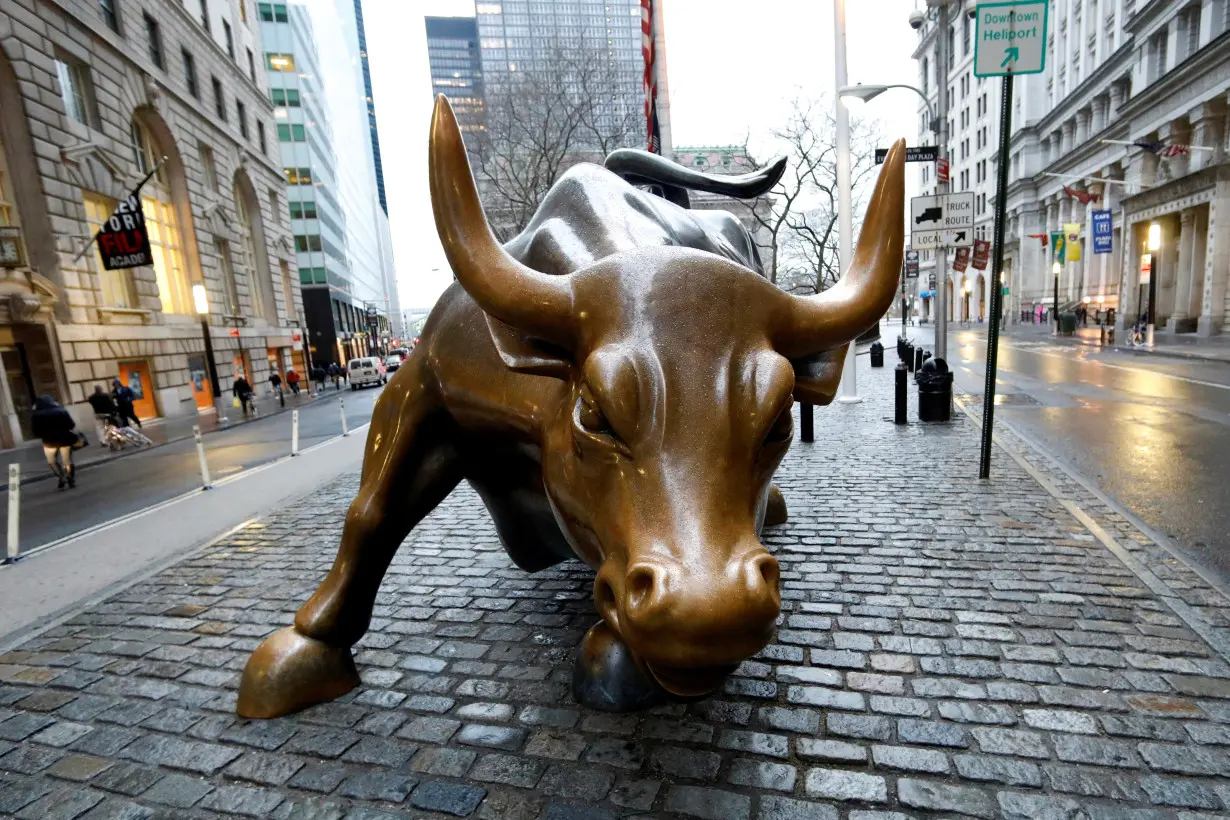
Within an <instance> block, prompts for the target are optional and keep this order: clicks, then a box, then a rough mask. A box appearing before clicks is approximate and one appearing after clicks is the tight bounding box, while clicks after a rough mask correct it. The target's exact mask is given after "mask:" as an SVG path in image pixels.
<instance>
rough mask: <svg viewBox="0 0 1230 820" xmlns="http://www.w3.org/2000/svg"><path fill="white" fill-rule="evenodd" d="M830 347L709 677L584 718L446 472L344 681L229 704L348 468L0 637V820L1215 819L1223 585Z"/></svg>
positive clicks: (345, 491)
mask: <svg viewBox="0 0 1230 820" xmlns="http://www.w3.org/2000/svg"><path fill="white" fill-rule="evenodd" d="M890 359H891V356H890ZM858 362H859V366H860V373H859V379H858V383H859V386H860V389H861V391H862V394H863V396H864V397H865V399H866V401H864V402H863V403H861V404H853V405H834V406H832V407H828V408H819V409H817V411H816V412H817V414H818V415H819V419H818V422H819V423H818V424H817V428H818V430H820V431H822V434H821V435H822V437H821V438H820V439H819V440H818V441H817V442H816V443H815V444H814V445H800V444H799V443H797V441H796V443H795V445H794V447H793V448H792V451H791V454H790V455H789V456H788V457H787V460H786V462H785V464H784V465H783V467H782V469H781V471H780V473H779V483H780V485H781V486H782V489H783V492H784V493H785V497H786V500H787V504H788V505H789V507H790V522H789V523H788V524H787V525H785V526H784V527H781V528H777V529H773V530H769V531H768V532H767V533H766V536H765V541H766V544H767V546H768V547H769V548H770V550H772V551H773V552H774V553H775V554H776V555H777V557H778V559H779V561H780V562H781V566H782V599H783V607H782V608H783V615H782V619H781V622H780V626H779V629H778V633H777V637H776V640H775V643H773V644H772V645H770V646H769V647H768V648H767V649H766V650H765V651H764V652H762V653H761V654H760V655H759V656H757V657H756V658H755V659H753V660H751V661H748V662H747V663H745V664H743V665H742V666H741V667H740V668H739V670H738V671H737V672H736V674H735V675H734V677H732V678H731V679H730V681H729V682H728V684H727V686H726V688H725V691H724V692H723V693H721V694H719V695H716V696H714V697H711V698H709V699H706V700H704V701H701V702H698V703H693V704H690V705H686V706H684V705H675V706H669V707H664V708H660V709H655V710H653V711H652V712H649V713H641V714H630V715H610V714H602V713H596V712H590V711H587V710H585V709H582V708H580V707H578V706H577V705H576V704H575V703H574V702H573V701H572V699H571V697H570V695H569V680H570V678H571V674H572V657H573V651H574V647H575V646H576V644H577V642H578V640H579V639H580V637H581V635H582V634H583V633H584V631H585V630H586V629H587V628H588V627H589V626H590V625H591V624H592V623H593V622H594V620H595V617H596V616H595V615H594V611H593V605H592V602H591V595H592V585H593V578H592V573H591V572H590V571H588V570H587V569H585V568H583V567H582V566H580V565H579V564H577V563H575V562H574V563H568V564H565V565H563V566H560V567H556V568H554V569H551V570H547V571H545V572H542V573H538V574H536V575H529V574H527V573H525V572H523V571H521V570H519V569H517V568H516V567H514V566H513V565H512V563H511V561H510V560H509V559H508V558H507V556H506V555H505V553H504V551H503V549H502V548H501V547H500V545H499V541H498V539H497V537H496V535H495V532H494V530H493V528H492V526H491V523H490V521H489V519H488V517H487V515H486V513H485V511H483V509H482V508H481V506H480V505H479V503H478V499H477V496H476V495H475V494H474V493H473V492H472V491H471V490H469V489H468V488H466V487H465V486H464V485H463V487H462V488H460V489H459V490H458V491H456V492H454V493H453V494H452V495H451V496H450V497H449V498H448V499H447V500H446V501H445V503H444V504H443V505H442V506H441V507H440V508H439V509H438V510H436V511H435V512H434V513H433V514H432V515H431V516H430V517H429V518H428V519H426V520H425V521H424V522H423V523H422V524H420V525H419V527H418V528H417V529H416V530H415V532H414V533H413V534H412V535H411V537H410V538H409V539H408V540H407V542H406V543H405V544H404V545H403V547H402V549H401V552H400V553H399V554H398V556H397V558H396V559H395V561H394V563H393V565H392V567H391V569H390V571H389V574H388V576H387V577H386V579H385V581H384V584H383V587H382V592H381V595H380V598H379V601H378V604H377V607H376V612H375V618H374V620H373V623H372V629H371V631H370V632H369V633H368V635H367V636H366V637H365V638H364V640H363V641H362V643H361V644H360V645H359V647H358V651H357V656H356V659H357V663H358V666H359V670H360V673H361V675H362V677H363V684H362V686H361V687H360V688H359V689H357V690H355V691H354V692H352V693H350V694H349V695H347V696H345V697H344V698H342V699H341V701H339V702H336V703H332V704H325V705H322V706H317V707H314V708H312V709H310V710H307V711H306V712H303V713H301V714H299V715H294V716H289V717H286V718H281V719H278V720H274V721H264V722H261V721H245V720H240V719H238V718H236V717H235V715H234V706H235V691H236V686H237V684H238V680H239V673H240V671H241V670H242V668H243V665H244V663H245V662H246V660H247V656H248V654H249V652H250V651H251V650H252V649H253V648H254V647H255V646H256V645H257V643H258V642H259V641H260V639H261V638H262V637H263V636H264V635H266V634H268V633H269V632H271V631H273V630H274V629H276V628H278V627H280V626H282V625H285V624H288V623H290V621H291V618H292V617H293V612H294V611H295V609H296V608H297V607H298V606H299V604H300V603H302V601H303V600H304V599H305V598H306V597H307V595H309V594H310V592H311V590H313V589H314V588H315V586H316V584H317V583H318V582H319V581H320V579H321V578H322V577H323V574H324V572H325V571H326V569H327V567H328V566H329V564H330V563H331V562H332V560H333V556H334V552H335V550H336V546H337V542H338V538H339V535H340V531H341V525H342V520H343V516H344V513H345V509H346V507H347V505H348V503H349V502H350V500H351V498H352V497H353V494H354V492H355V489H356V486H357V475H355V474H353V473H352V474H350V475H349V476H347V477H345V478H344V479H343V480H340V481H337V482H334V483H332V484H330V485H328V486H325V487H324V488H323V489H321V490H319V491H318V492H316V493H315V494H314V495H312V496H311V497H309V498H307V499H305V500H304V501H302V502H300V503H297V504H294V505H292V506H290V507H288V508H286V509H283V510H279V511H276V512H271V513H270V514H268V515H267V516H266V517H264V518H263V519H262V520H260V521H259V522H256V523H254V524H252V525H250V526H248V527H246V528H245V529H243V530H241V531H239V532H237V533H235V534H233V535H231V536H229V537H226V538H223V539H222V540H220V541H218V542H217V543H214V544H211V545H209V546H206V547H205V548H203V549H201V550H199V551H197V552H196V553H194V554H192V555H190V556H189V557H187V558H185V559H184V560H182V561H180V562H179V563H177V564H175V565H174V566H171V567H169V568H167V569H164V570H162V571H160V572H157V573H155V574H153V575H152V576H150V577H148V578H145V579H143V580H140V581H138V582H136V583H135V584H133V585H131V586H129V587H127V588H125V589H123V590H121V591H118V592H116V593H115V594H114V595H113V596H112V597H110V598H109V599H108V600H106V601H103V602H101V603H98V604H95V605H90V606H86V607H84V608H82V609H80V610H79V611H78V612H77V613H76V614H74V615H72V616H71V617H69V618H68V619H67V620H65V621H64V622H63V623H61V624H59V625H56V626H53V627H51V628H50V629H48V630H47V631H45V632H44V633H42V634H40V635H38V636H37V637H35V638H33V639H31V640H29V641H27V642H26V643H25V644H24V645H22V646H19V647H16V648H15V649H14V650H13V651H10V652H9V653H7V654H5V655H0V814H4V813H12V814H14V815H15V816H16V817H18V818H22V819H23V820H44V818H52V817H77V816H79V815H85V813H86V812H90V816H107V817H117V816H123V817H147V816H152V815H157V816H165V817H177V818H178V817H184V818H187V817H192V818H206V817H239V816H249V817H271V818H277V819H281V818H301V817H302V818H308V817H311V818H335V819H338V820H340V819H341V818H350V819H351V820H360V819H361V818H362V819H363V820H377V819H378V818H379V819H380V820H389V818H399V817H407V818H408V817H415V818H418V817H424V818H426V817H430V818H443V817H473V818H479V819H480V820H536V819H537V818H548V819H549V820H565V818H577V819H581V818H584V819H586V820H615V818H624V817H633V816H635V817H638V818H666V817H678V818H705V819H707V820H792V819H793V818H821V819H822V820H838V819H839V818H842V819H843V820H873V818H874V819H875V820H889V818H892V819H893V820H897V818H901V817H914V816H935V815H941V816H955V815H961V816H972V817H979V818H996V817H1005V818H1051V817H1054V818H1073V819H1074V820H1075V818H1090V819H1091V820H1093V818H1111V817H1116V818H1119V817H1125V818H1126V817H1131V818H1139V819H1140V820H1144V819H1145V818H1174V820H1180V819H1182V820H1197V819H1198V818H1212V817H1219V816H1225V813H1226V812H1227V811H1230V785H1228V784H1230V781H1228V780H1227V777H1230V663H1227V660H1226V657H1225V655H1224V653H1227V652H1230V600H1227V599H1226V598H1225V597H1223V596H1222V595H1221V594H1220V593H1218V592H1217V591H1215V590H1214V589H1213V588H1212V587H1211V586H1210V585H1209V584H1207V583H1205V582H1204V581H1203V580H1202V579H1201V578H1200V577H1199V576H1198V575H1196V574H1195V573H1193V572H1192V571H1191V570H1189V569H1187V568H1186V567H1185V566H1184V565H1183V564H1182V563H1181V562H1179V561H1177V560H1175V559H1174V558H1173V557H1171V556H1169V555H1168V554H1167V553H1165V552H1164V551H1163V550H1161V549H1160V548H1159V547H1157V546H1156V545H1154V544H1152V543H1151V542H1149V541H1148V539H1147V538H1145V537H1144V536H1143V535H1142V534H1141V533H1140V532H1138V531H1136V530H1135V529H1134V528H1133V527H1132V526H1131V524H1130V523H1129V522H1128V521H1127V520H1126V519H1124V518H1122V517H1121V516H1119V515H1118V514H1117V513H1116V512H1115V511H1114V510H1112V509H1110V508H1108V507H1107V506H1106V505H1105V504H1104V503H1102V502H1101V501H1100V500H1099V499H1098V498H1097V497H1095V496H1093V495H1092V494H1091V493H1089V492H1088V491H1087V490H1085V489H1084V488H1083V487H1082V486H1081V485H1079V484H1078V483H1077V482H1076V481H1074V480H1073V479H1071V478H1070V477H1069V476H1067V475H1066V474H1064V473H1062V472H1061V471H1059V470H1058V469H1056V468H1055V467H1054V465H1053V464H1052V463H1051V462H1050V461H1049V459H1047V458H1046V457H1045V456H1044V455H1043V454H1040V453H1038V452H1037V451H1034V450H1033V449H1031V446H1030V445H1029V444H1028V443H1027V442H1025V441H1023V440H1020V439H1018V438H1017V437H1016V436H1014V435H1013V434H1012V433H1010V432H1008V431H1003V432H1002V433H1001V434H999V435H1000V438H1001V439H1002V441H1003V442H1004V443H1005V444H1007V445H1008V446H1009V447H1011V448H1012V451H1013V453H1015V455H1010V454H1008V453H1007V452H1005V451H1004V450H1002V449H997V450H996V451H995V455H994V461H993V467H992V469H993V476H994V479H993V480H992V481H990V482H981V481H979V480H978V478H977V456H978V440H977V428H976V425H975V424H974V423H973V421H971V420H970V419H969V418H968V417H967V416H965V415H964V414H963V413H961V412H954V419H953V421H952V422H951V423H950V424H943V425H929V426H923V425H920V424H917V423H911V424H909V425H908V426H905V427H897V426H894V425H893V424H892V423H891V417H892V399H891V397H892V383H893V371H892V368H891V366H890V367H887V368H885V369H883V370H874V371H873V370H871V369H870V368H869V367H868V362H867V361H866V359H865V357H859V359H858ZM889 363H890V364H891V362H889ZM914 395H915V394H914V393H913V391H911V407H910V414H911V418H915V417H916V409H915V407H914ZM962 401H963V402H968V401H970V400H969V399H968V398H965V399H962ZM1214 646H1217V647H1220V652H1219V651H1218V649H1215V648H1214ZM892 812H897V814H892Z"/></svg>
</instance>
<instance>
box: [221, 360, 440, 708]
mask: <svg viewBox="0 0 1230 820" xmlns="http://www.w3.org/2000/svg"><path fill="white" fill-rule="evenodd" d="M414 358H417V357H414ZM412 361H413V359H412ZM426 381H427V379H425V378H423V374H422V365H421V364H419V363H417V362H415V364H413V365H410V366H406V367H403V368H402V370H401V372H399V373H398V374H397V375H396V376H395V377H394V379H393V381H392V382H391V383H390V384H389V386H388V387H386V388H385V391H384V394H383V395H382V396H381V397H380V400H379V401H378V402H377V403H376V409H375V411H374V413H373V414H372V425H371V429H370V430H369V431H368V434H367V445H366V451H365V453H364V458H363V476H362V481H361V484H360V487H359V494H358V495H357V496H356V497H355V499H354V501H353V502H352V503H351V505H350V510H349V511H348V512H347V514H346V523H345V526H344V528H343V530H342V543H341V547H340V548H339V549H338V553H337V558H336V559H335V560H334V562H333V568H332V569H331V570H329V574H328V575H327V576H326V577H325V580H324V582H323V583H321V585H320V587H319V589H317V590H316V593H315V594H314V595H313V596H312V597H311V599H309V600H308V602H307V603H306V604H304V605H303V606H302V607H301V608H300V609H299V612H298V614H297V615H296V616H295V625H294V626H292V627H286V628H285V629H282V630H279V631H278V632H275V633H274V634H273V635H270V636H269V637H268V638H266V639H265V641H264V643H262V644H261V645H260V646H259V647H257V649H256V651H255V652H253V653H252V657H251V658H249V659H248V665H247V667H245V669H244V672H243V680H242V682H241V683H240V686H239V703H238V708H237V711H238V712H239V714H240V715H242V716H244V717H251V718H271V717H277V716H279V715H284V714H287V713H289V712H294V711H297V710H299V709H303V708H305V707H307V706H311V705H312V704H314V703H320V702H323V701H327V700H332V699H334V698H337V697H339V696H341V695H343V694H345V693H346V692H348V691H350V690H351V689H352V688H354V687H355V686H356V685H358V683H359V675H358V672H357V671H356V670H355V666H354V660H353V659H352V658H351V655H350V647H352V646H353V645H354V644H355V643H356V642H357V641H358V640H359V638H361V637H362V636H363V633H364V632H366V631H367V627H368V625H369V624H370V623H371V617H372V607H373V606H374V605H375V601H376V593H377V591H378V590H379V588H380V582H381V580H382V579H383V578H384V573H385V571H386V570H387V569H388V566H389V562H390V561H392V560H393V555H394V553H395V552H396V551H397V548H398V547H399V546H400V545H401V543H402V541H404V540H405V538H406V536H407V535H409V533H410V530H411V529H412V528H413V527H414V525H415V524H417V523H418V522H419V521H420V520H422V519H423V517H424V516H426V515H427V514H428V513H429V512H431V511H432V510H433V509H434V508H435V507H436V505H437V504H439V503H440V502H441V501H442V500H443V499H444V497H445V496H447V495H448V494H449V493H450V492H451V491H452V489H453V488H454V487H456V486H457V483H458V482H459V481H460V480H461V474H460V469H459V466H458V463H457V458H456V456H455V454H454V451H453V448H452V446H451V444H449V443H448V438H449V437H448V433H447V431H446V430H445V429H443V428H444V426H445V423H444V418H445V417H444V414H443V413H440V412H437V411H438V407H439V405H438V402H437V401H436V399H435V397H434V396H433V395H431V394H425V393H424V388H423V383H424V382H426Z"/></svg>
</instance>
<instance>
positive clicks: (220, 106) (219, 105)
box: [209, 77, 226, 122]
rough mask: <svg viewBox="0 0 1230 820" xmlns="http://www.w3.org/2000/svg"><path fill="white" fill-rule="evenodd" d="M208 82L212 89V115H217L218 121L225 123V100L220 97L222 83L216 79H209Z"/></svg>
mask: <svg viewBox="0 0 1230 820" xmlns="http://www.w3.org/2000/svg"><path fill="white" fill-rule="evenodd" d="M209 82H210V85H212V86H213V89H214V113H215V114H217V115H218V120H219V121H221V122H226V98H225V97H223V96H222V82H221V81H220V80H219V79H218V78H217V77H210V78H209Z"/></svg>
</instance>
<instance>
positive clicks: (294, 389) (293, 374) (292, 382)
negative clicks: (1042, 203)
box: [286, 367, 299, 396]
mask: <svg viewBox="0 0 1230 820" xmlns="http://www.w3.org/2000/svg"><path fill="white" fill-rule="evenodd" d="M286 384H287V386H288V387H290V392H291V393H293V394H294V395H296V396H297V395H299V373H298V372H297V371H296V370H295V369H294V368H293V367H292V368H291V369H290V370H287V371H286Z"/></svg>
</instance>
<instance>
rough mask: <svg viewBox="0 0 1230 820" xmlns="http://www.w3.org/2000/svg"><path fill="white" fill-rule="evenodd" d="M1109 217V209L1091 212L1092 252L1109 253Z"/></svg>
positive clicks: (1110, 233)
mask: <svg viewBox="0 0 1230 820" xmlns="http://www.w3.org/2000/svg"><path fill="white" fill-rule="evenodd" d="M1111 235H1112V231H1111V218H1110V211H1094V212H1093V252H1094V253H1110V248H1111Z"/></svg>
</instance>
